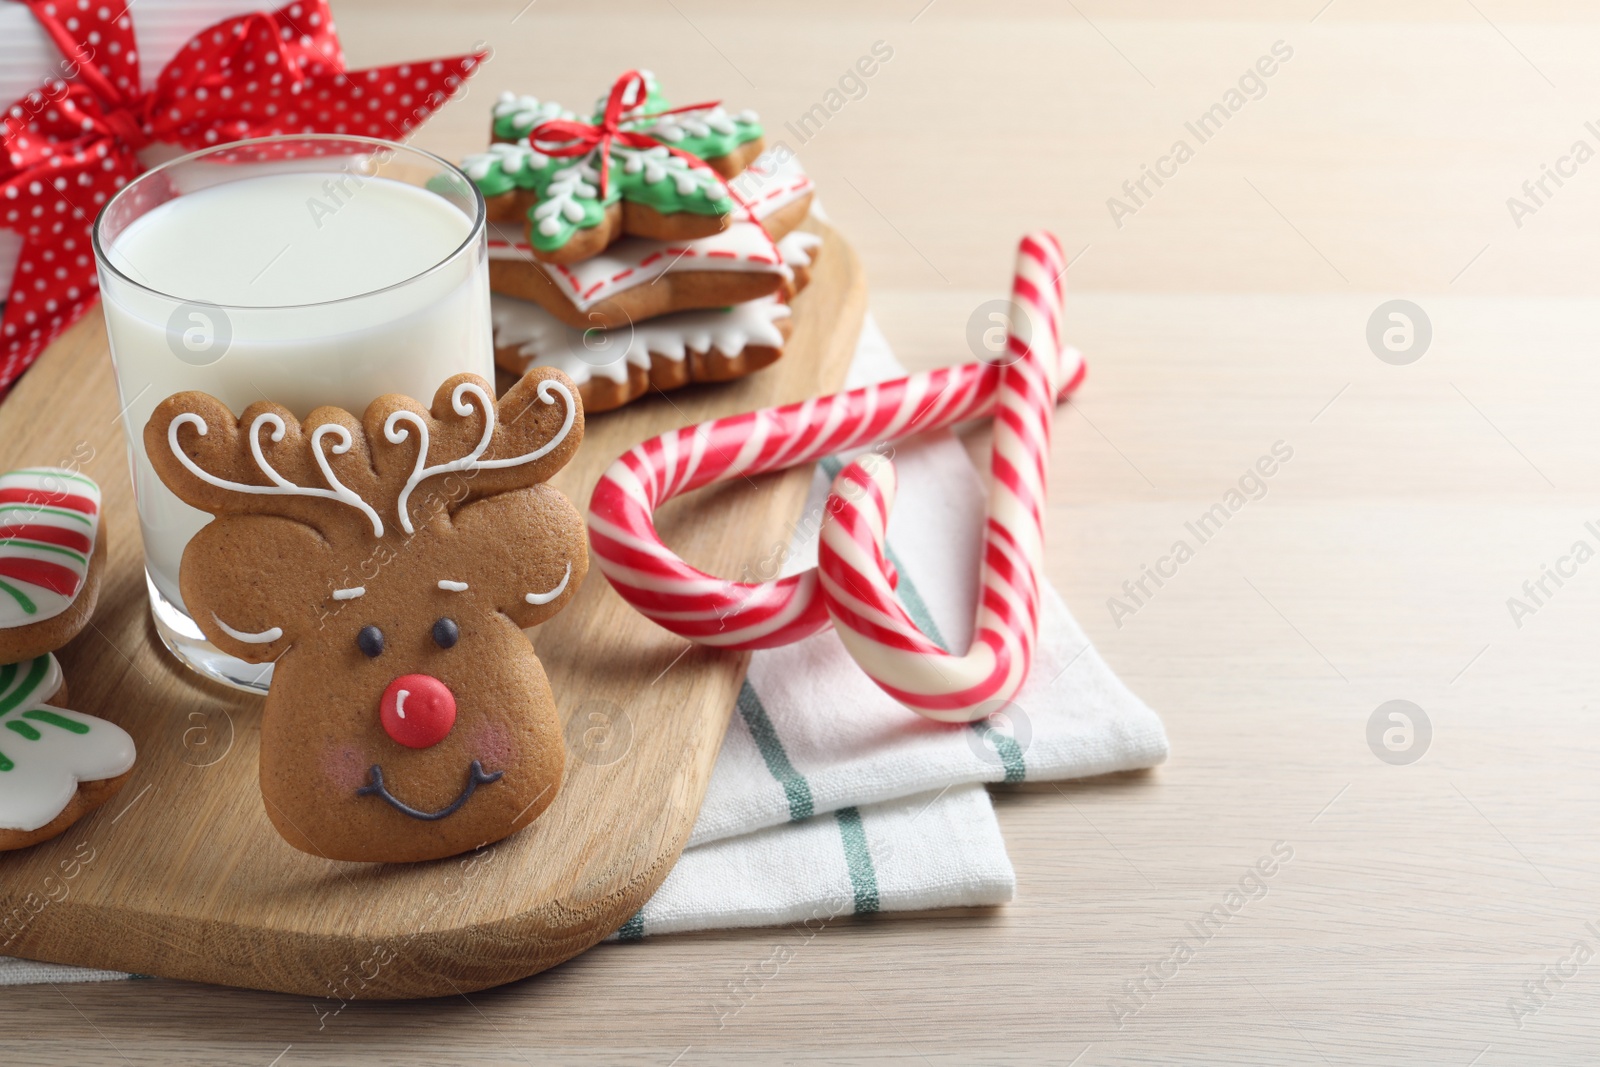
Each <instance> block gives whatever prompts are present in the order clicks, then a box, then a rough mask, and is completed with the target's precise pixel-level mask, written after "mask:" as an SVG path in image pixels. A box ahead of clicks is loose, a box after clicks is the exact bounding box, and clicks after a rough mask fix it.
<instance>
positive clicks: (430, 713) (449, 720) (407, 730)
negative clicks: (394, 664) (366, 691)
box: [378, 674, 456, 748]
mask: <svg viewBox="0 0 1600 1067" xmlns="http://www.w3.org/2000/svg"><path fill="white" fill-rule="evenodd" d="M378 717H379V718H380V719H382V720H383V728H384V730H386V731H387V732H388V734H389V736H390V737H392V738H394V739H395V740H396V741H398V742H399V743H400V744H402V745H404V746H406V747H407V748H430V747H432V746H434V745H437V744H438V743H439V742H440V741H443V740H444V739H445V737H446V736H448V735H449V733H450V728H451V727H452V726H454V725H455V724H456V698H455V696H454V694H452V693H451V692H450V690H449V689H448V688H446V686H445V684H444V683H443V682H441V681H439V679H437V678H435V677H433V676H432V675H427V674H402V675H401V676H400V677H398V678H396V679H395V680H394V681H392V682H390V683H389V688H387V689H385V690H384V691H383V700H382V701H381V702H380V703H379V705H378Z"/></svg>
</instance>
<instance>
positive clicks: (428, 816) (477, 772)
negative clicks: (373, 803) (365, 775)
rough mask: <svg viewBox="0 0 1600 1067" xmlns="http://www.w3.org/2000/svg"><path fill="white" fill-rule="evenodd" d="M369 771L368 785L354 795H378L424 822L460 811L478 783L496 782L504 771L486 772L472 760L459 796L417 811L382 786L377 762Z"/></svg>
mask: <svg viewBox="0 0 1600 1067" xmlns="http://www.w3.org/2000/svg"><path fill="white" fill-rule="evenodd" d="M369 773H370V774H371V776H372V782H371V783H370V784H368V785H364V786H362V787H361V788H360V789H357V790H356V796H358V797H371V796H375V797H379V798H381V799H382V800H383V801H384V802H385V803H387V804H388V805H389V806H390V807H391V808H393V809H394V810H395V811H398V812H399V813H400V814H402V815H409V816H411V817H412V818H413V819H421V820H423V821H424V822H436V821H438V820H439V819H445V818H448V817H450V816H451V815H454V814H455V813H456V812H458V811H460V810H461V805H463V804H465V803H466V802H467V801H469V800H471V799H472V794H474V793H476V792H477V791H478V787H479V786H480V785H489V784H491V783H493V782H498V781H499V780H500V776H501V775H503V774H505V773H506V772H505V771H495V772H494V773H493V774H486V773H484V770H483V764H481V763H479V762H478V761H477V760H473V761H472V766H471V767H470V768H469V769H468V771H467V787H466V788H465V789H463V790H462V791H461V793H460V795H459V796H457V797H456V798H455V799H454V800H452V801H451V802H450V803H449V804H446V805H445V806H444V807H442V808H440V809H439V810H438V811H418V810H417V809H416V808H413V807H412V806H411V805H409V804H407V803H405V802H404V801H402V800H399V799H397V798H396V797H395V795H394V794H393V793H391V792H389V790H388V788H387V787H385V786H384V784H383V768H382V767H380V766H379V765H378V764H376V763H374V764H373V765H372V770H371V771H370V772H369Z"/></svg>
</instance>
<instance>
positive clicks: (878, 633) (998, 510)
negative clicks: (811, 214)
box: [817, 235, 1063, 722]
mask: <svg viewBox="0 0 1600 1067" xmlns="http://www.w3.org/2000/svg"><path fill="white" fill-rule="evenodd" d="M1062 269H1063V264H1062V261H1061V250H1060V248H1059V247H1058V246H1057V245H1056V243H1055V241H1054V240H1053V239H1050V238H1049V237H1048V235H1045V236H1044V237H1040V238H1029V239H1028V240H1025V241H1023V243H1022V247H1021V248H1020V249H1019V250H1018V253H1017V273H1016V279H1015V283H1014V286H1013V288H1012V292H1011V332H1010V335H1009V337H1008V338H1007V351H1008V355H1009V356H1010V357H1011V360H1012V362H1011V363H1010V364H1009V365H1007V366H1005V367H1004V368H1002V370H1001V373H1000V388H999V396H998V397H997V398H996V411H995V423H994V446H993V449H994V450H993V453H992V457H991V461H990V464H991V466H990V471H991V475H992V484H991V488H990V492H989V515H988V522H987V525H986V527H985V531H984V550H983V565H982V568H983V569H982V579H981V585H980V589H981V593H980V597H979V603H978V617H977V620H976V622H975V624H974V626H973V635H974V636H973V640H972V645H971V647H970V648H969V650H968V651H967V652H966V654H965V655H960V656H957V655H952V654H951V653H948V652H946V651H944V650H943V649H941V648H940V647H939V646H937V645H935V644H934V643H933V642H932V641H930V640H928V638H927V637H926V636H925V635H924V634H923V633H922V632H921V631H920V630H919V629H918V628H917V625H916V623H914V622H913V621H912V620H911V617H910V616H909V615H907V614H906V611H905V608H904V607H902V606H901V604H900V602H899V601H898V600H897V599H895V595H894V573H893V570H892V568H891V567H890V565H889V562H888V559H887V557H886V555H885V552H884V533H885V530H886V528H887V527H888V524H889V510H890V509H891V508H892V507H893V505H894V494H895V474H894V466H893V464H891V463H890V462H889V461H888V460H887V459H885V458H884V457H883V456H881V455H877V454H874V453H868V454H867V455H865V456H862V457H861V458H859V459H857V460H855V461H854V462H852V463H851V464H849V465H848V466H846V467H845V468H844V469H843V470H842V471H840V472H839V475H838V477H836V478H835V479H834V482H833V489H832V491H831V493H830V494H829V498H828V507H827V510H826V511H825V512H824V518H823V520H822V532H821V535H820V541H819V545H818V549H817V561H818V571H819V572H820V574H821V586H822V599H823V603H824V604H825V605H826V607H827V611H828V615H829V616H830V617H831V618H832V620H833V625H834V629H835V631H836V632H837V633H838V634H839V638H840V640H841V641H843V642H844V646H845V648H846V649H847V650H848V651H849V652H850V655H851V657H852V658H854V659H855V661H856V663H857V664H859V665H860V666H861V668H862V669H863V670H864V671H866V672H867V674H868V675H869V676H870V677H871V678H872V680H873V681H875V682H877V683H878V685H879V687H880V688H882V689H883V691H884V692H886V693H888V694H889V695H890V696H892V697H894V698H895V699H896V700H898V701H899V702H900V703H902V704H904V705H905V706H906V707H908V708H910V709H912V710H913V711H916V712H919V713H921V714H923V715H926V716H928V717H929V718H933V719H941V720H945V721H950V722H970V721H972V720H974V719H981V718H984V717H986V716H988V715H990V714H991V713H993V712H995V711H997V710H999V709H1000V708H1002V707H1004V706H1005V705H1006V704H1007V703H1009V702H1010V701H1011V699H1012V698H1013V697H1014V696H1016V694H1017V691H1018V690H1019V689H1021V688H1022V682H1023V679H1024V678H1026V677H1027V674H1028V667H1029V665H1030V664H1031V663H1032V661H1033V647H1034V641H1035V640H1036V638H1037V637H1038V633H1039V580H1040V579H1039V575H1040V572H1041V570H1042V568H1043V565H1044V503H1045V483H1046V471H1047V469H1048V466H1049V455H1050V417H1051V413H1052V409H1053V408H1054V406H1055V395H1056V392H1057V388H1058V385H1059V382H1058V379H1057V378H1056V375H1057V373H1058V368H1059V366H1060V360H1059V358H1058V353H1057V345H1058V335H1057V332H1056V323H1057V321H1058V316H1059V313H1060V306H1061V293H1060V291H1059V289H1058V288H1057V286H1058V284H1059V278H1060V275H1061V271H1062ZM1019 326H1020V327H1022V328H1020V329H1019Z"/></svg>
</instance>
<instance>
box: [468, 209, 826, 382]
mask: <svg viewBox="0 0 1600 1067" xmlns="http://www.w3.org/2000/svg"><path fill="white" fill-rule="evenodd" d="M790 236H793V234H791V235H790ZM785 240H788V238H785ZM812 247H815V246H812ZM491 301H492V314H493V317H494V343H495V347H496V348H515V349H516V350H517V351H518V353H519V354H520V355H524V356H527V357H528V360H529V366H531V365H533V364H534V363H538V364H539V365H540V366H549V367H555V368H557V369H558V370H560V371H563V372H564V373H565V374H567V376H569V377H570V378H572V380H573V381H575V382H577V383H578V384H579V385H582V384H583V383H584V382H587V381H589V380H590V379H592V378H596V377H599V378H608V379H610V380H611V381H614V382H617V383H619V384H621V383H625V382H626V381H627V380H628V365H629V364H632V365H634V366H636V367H641V368H643V369H645V370H647V371H648V370H649V369H650V357H651V356H652V355H654V356H657V357H660V358H662V359H670V360H673V361H674V362H682V361H683V360H684V359H686V358H687V357H688V354H689V353H690V352H713V351H715V352H720V353H721V354H722V355H724V356H728V357H734V356H738V355H739V354H740V353H742V352H743V351H744V350H745V348H746V347H748V346H751V345H759V346H762V347H769V348H782V347H783V342H784V337H783V331H782V330H781V329H780V328H779V326H778V323H779V322H780V321H781V320H783V319H786V318H788V317H789V306H788V305H787V304H785V303H783V302H782V301H780V300H779V299H778V298H777V297H775V296H766V297H762V298H761V299H759V300H749V301H746V302H745V303H743V304H735V305H734V306H733V307H730V308H715V309H712V310H709V311H675V312H672V313H671V314H667V315H659V316H657V317H656V318H653V319H647V320H645V321H644V322H637V323H634V324H633V325H632V326H631V327H626V326H625V327H621V328H619V329H615V330H576V329H573V328H572V327H571V326H568V325H566V324H565V323H563V322H561V321H560V320H559V319H557V318H556V317H555V316H554V315H552V314H550V313H549V312H548V311H546V310H545V309H544V308H542V307H540V306H539V305H538V304H535V303H531V302H530V301H527V300H518V299H517V298H516V297H512V296H503V295H501V294H500V293H495V294H493V295H492V296H491Z"/></svg>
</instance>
